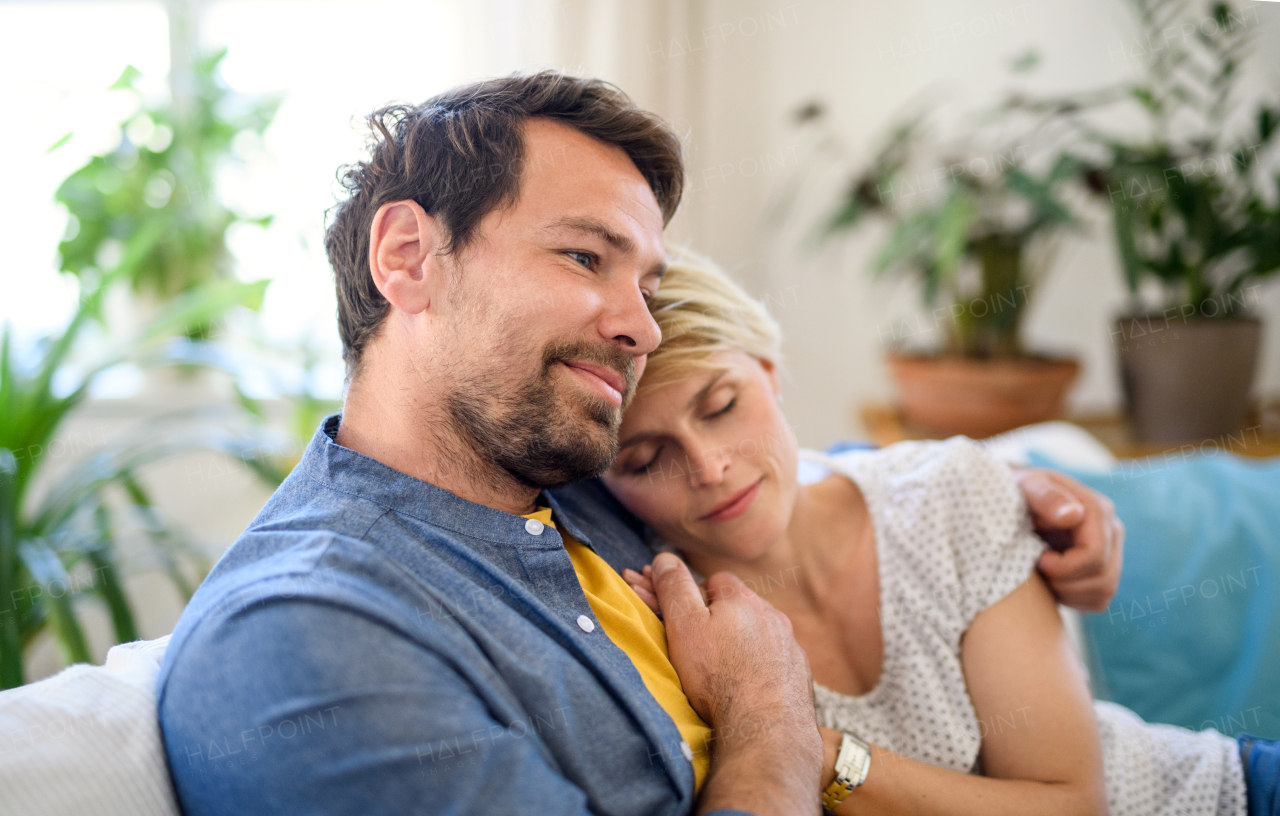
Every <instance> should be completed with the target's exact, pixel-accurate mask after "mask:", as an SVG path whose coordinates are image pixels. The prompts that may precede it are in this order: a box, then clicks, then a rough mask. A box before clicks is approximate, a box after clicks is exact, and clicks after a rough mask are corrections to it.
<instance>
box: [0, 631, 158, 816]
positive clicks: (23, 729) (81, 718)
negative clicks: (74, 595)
mask: <svg viewBox="0 0 1280 816" xmlns="http://www.w3.org/2000/svg"><path fill="white" fill-rule="evenodd" d="M168 645H169V636H168V635H165V636H164V637H162V638H157V639H156V640H138V641H134V642H133V643H122V644H120V645H118V646H113V647H112V648H111V650H110V651H108V652H107V661H106V664H105V665H102V666H92V665H89V664H87V663H77V664H75V665H73V666H68V667H67V668H65V669H63V670H62V671H61V672H59V673H58V674H56V675H54V676H53V677H49V678H46V679H44V680H41V681H39V682H36V683H30V684H28V685H25V686H21V687H19V688H16V689H10V690H9V691H5V692H0V791H3V793H0V811H3V812H4V813H15V814H17V813H20V814H23V816H44V814H68V813H93V814H120V816H126V815H127V816H152V814H155V816H174V815H175V814H179V813H180V811H179V810H178V805H177V801H176V800H175V798H174V794H173V784H172V782H171V781H170V780H169V769H168V767H167V765H166V763H165V752H164V745H163V744H162V742H161V739H160V724H159V722H158V721H157V719H156V696H155V685H156V675H157V674H159V672H160V660H161V658H162V657H163V656H164V650H165V647H166V646H168Z"/></svg>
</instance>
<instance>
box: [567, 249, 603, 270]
mask: <svg viewBox="0 0 1280 816" xmlns="http://www.w3.org/2000/svg"><path fill="white" fill-rule="evenodd" d="M565 254H566V255H568V256H569V257H570V258H573V260H574V261H576V262H578V263H580V264H582V266H583V267H584V268H586V269H590V268H591V264H592V263H594V262H595V260H596V256H594V255H592V254H591V253H590V252H579V251H578V250H574V249H571V250H569V251H568V252H566V253H565Z"/></svg>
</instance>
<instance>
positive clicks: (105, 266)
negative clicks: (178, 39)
mask: <svg viewBox="0 0 1280 816" xmlns="http://www.w3.org/2000/svg"><path fill="white" fill-rule="evenodd" d="M222 56H223V52H219V53H217V54H214V55H211V56H209V57H207V58H204V59H202V60H200V61H199V62H198V63H197V65H196V66H195V69H194V72H193V83H194V85H193V92H192V96H191V97H190V98H189V99H187V100H186V101H185V102H184V104H183V105H177V104H162V105H150V106H148V105H145V104H143V100H142V97H141V95H140V94H137V91H136V89H135V88H134V81H135V79H136V77H137V72H136V71H135V70H134V69H132V68H128V69H126V70H125V72H124V74H123V75H122V76H121V78H120V80H119V81H118V82H117V83H116V84H115V86H113V87H115V88H116V89H124V90H129V91H133V92H134V93H135V95H137V96H138V103H139V107H138V110H137V112H135V113H134V114H133V115H131V116H130V117H129V119H128V120H127V121H126V122H125V124H124V125H122V127H121V134H122V135H121V140H120V143H119V145H118V146H117V147H116V148H115V149H114V150H112V151H110V152H109V153H107V154H105V155H101V156H95V157H93V158H91V159H90V160H89V161H88V162H87V163H86V164H85V165H84V166H83V167H81V168H79V169H78V170H76V171H75V172H74V173H73V174H72V175H71V176H70V177H68V178H67V179H66V181H64V182H63V184H62V185H61V186H60V187H59V189H58V192H57V200H58V201H59V202H61V203H62V204H64V205H65V206H66V207H67V209H68V212H69V215H70V218H69V223H68V231H67V236H66V238H65V239H64V240H63V241H62V243H61V244H60V245H59V247H58V249H59V252H60V254H61V261H62V264H61V266H62V271H63V272H64V273H67V274H71V275H74V276H75V278H76V280H77V282H78V284H79V290H80V294H79V306H78V308H77V310H76V311H75V313H74V314H73V316H72V317H71V319H70V320H69V322H68V323H67V324H66V325H65V326H64V327H63V328H62V330H61V331H59V332H57V333H55V334H54V335H53V336H50V337H47V338H44V339H43V340H42V341H39V342H37V343H35V344H34V346H32V347H31V348H20V346H22V345H23V344H21V343H19V342H18V341H16V340H15V339H14V338H13V336H12V331H11V327H10V326H8V325H5V326H4V329H3V331H2V332H0V688H9V687H13V686H17V685H21V684H22V683H23V681H24V679H25V676H24V655H25V654H26V652H27V651H28V650H29V649H30V648H31V647H32V645H33V644H34V643H35V641H36V639H37V638H38V637H39V636H40V635H41V634H42V633H45V632H51V633H52V634H53V636H54V638H55V639H56V640H57V642H58V644H59V645H60V646H61V648H62V652H63V656H64V658H65V659H66V661H67V662H69V663H70V662H80V661H88V660H90V659H91V656H90V654H89V645H88V641H87V639H86V637H85V634H84V630H83V627H82V625H81V617H82V615H83V612H84V608H85V606H86V605H87V604H91V603H95V602H96V603H100V604H101V605H102V606H103V607H104V608H105V610H106V611H107V613H108V615H109V618H110V621H111V625H112V633H113V636H114V638H115V639H116V640H117V641H119V642H124V641H129V640H135V639H137V638H138V631H137V627H136V625H135V623H134V615H133V609H132V605H131V603H130V600H129V597H128V593H127V591H126V584H125V579H126V578H127V577H128V572H129V570H128V568H127V565H126V564H125V563H123V561H122V557H121V555H120V544H121V543H122V541H123V540H125V539H128V538H129V537H130V536H131V535H136V533H135V532H134V531H136V530H138V529H141V530H142V531H143V536H144V538H145V540H146V541H147V542H149V544H150V545H151V546H150V548H149V552H150V553H152V554H154V555H155V556H156V558H157V560H158V561H159V563H160V565H161V566H162V567H163V568H164V569H165V571H166V572H167V574H168V575H169V576H170V578H171V579H172V580H173V582H174V584H175V586H176V587H177V588H178V590H179V592H180V593H181V594H182V595H183V596H184V597H190V595H191V593H192V591H193V590H194V587H195V585H196V584H197V583H198V582H199V580H200V579H201V578H202V577H203V571H204V570H205V568H206V567H207V559H206V558H205V557H204V555H203V554H202V553H201V552H200V550H199V549H198V548H196V547H195V546H194V542H193V541H192V540H191V538H190V536H189V535H186V534H184V532H183V531H182V530H181V529H179V528H178V527H176V526H174V525H172V524H170V523H169V522H167V521H166V519H165V518H164V517H163V515H162V514H161V513H160V511H159V510H158V508H156V507H155V506H154V505H153V503H152V501H151V499H150V496H149V494H148V490H147V488H146V482H145V479H144V478H143V474H144V473H145V470H146V468H147V467H148V466H149V465H151V464H153V463H155V462H158V461H160V460H162V459H165V458H168V457H172V456H178V455H182V454H184V453H187V452H191V451H194V450H211V451H216V452H220V453H223V454H225V455H228V456H231V457H233V458H235V459H238V460H240V461H242V462H244V463H245V464H246V465H248V466H249V467H250V468H252V469H253V470H254V471H255V472H257V473H258V474H259V475H261V476H262V477H263V478H264V479H265V480H266V481H268V482H269V483H278V482H279V481H280V480H281V479H282V478H283V475H284V472H287V463H282V462H280V461H278V459H277V458H275V457H268V456H266V455H264V452H267V451H277V450H279V449H280V448H281V446H280V445H279V444H278V443H277V440H275V439H274V437H272V436H268V435H267V434H266V433H265V432H264V430H263V428H262V427H261V425H260V424H259V423H257V422H256V421H254V420H253V418H252V416H251V412H253V411H256V410H257V406H255V405H254V404H253V402H252V401H251V400H248V399H247V398H244V396H243V395H242V394H240V393H239V389H238V387H237V388H236V391H237V395H238V396H240V397H241V399H240V400H239V403H240V404H239V405H237V406H235V407H234V408H231V407H230V406H225V405H224V406H222V408H221V409H219V408H218V407H217V406H209V405H205V406H203V407H199V408H196V409H187V410H178V411H172V412H168V413H165V414H161V415H159V416H151V417H147V418H146V420H145V422H143V423H141V424H142V426H143V427H141V428H140V429H138V430H135V431H134V432H131V433H124V434H121V435H119V436H115V437H112V438H109V439H103V440H101V441H100V442H99V440H92V444H88V445H83V446H82V445H80V444H75V445H73V444H71V443H69V442H68V441H67V434H66V427H67V425H66V422H67V419H68V417H69V416H71V414H72V413H73V411H74V410H75V409H76V408H77V407H79V406H80V405H82V404H83V403H84V402H85V400H86V399H87V398H88V397H89V394H90V389H91V386H92V384H93V383H94V381H95V380H96V379H97V377H98V375H100V374H102V373H103V372H105V371H108V370H109V369H111V368H113V367H115V366H118V365H121V364H128V365H134V366H138V367H141V368H143V369H144V370H149V371H150V370H156V369H158V368H161V367H173V366H179V367H182V368H184V369H186V370H201V369H205V368H209V367H220V368H224V369H230V373H232V374H233V375H235V374H237V373H238V371H237V368H238V367H237V365H236V364H235V361H234V356H233V355H231V354H228V353H226V352H225V351H223V350H221V349H220V348H219V346H218V345H217V344H216V343H213V342H210V341H209V337H210V336H211V335H212V334H214V332H213V331H212V327H213V326H214V325H215V324H216V321H218V320H219V319H220V318H221V317H222V316H223V315H224V314H226V313H227V312H228V310H229V309H232V308H233V307H238V306H246V307H249V308H251V309H256V308H257V307H258V306H259V305H260V304H261V301H262V297H263V292H264V290H265V289H266V286H267V284H268V281H265V280H261V281H255V282H252V283H246V282H242V281H239V280H237V279H236V277H235V276H234V274H232V271H233V270H232V267H231V263H230V261H231V259H230V255H229V253H228V251H227V247H226V243H225V235H226V231H227V228H228V227H229V226H230V225H231V224H233V223H235V222H237V221H254V222H256V223H265V221H266V219H248V218H245V217H242V216H241V215H239V214H238V213H236V212H235V211H233V210H231V209H229V208H227V207H226V206H224V205H223V204H221V203H220V201H219V199H218V198H217V196H216V194H215V190H216V184H215V178H216V173H215V171H216V168H217V166H218V165H219V164H220V163H221V162H223V161H224V160H225V159H227V158H228V157H229V156H230V154H231V145H232V142H233V140H234V139H235V138H236V136H237V135H238V134H241V133H246V132H247V133H261V132H262V130H263V129H264V128H265V127H266V125H267V123H268V122H269V121H270V119H271V116H272V114H273V113H274V110H275V105H276V101H275V100H272V99H265V98H256V99H247V98H241V97H238V96H236V95H233V94H231V92H230V91H228V90H227V89H226V88H225V87H224V86H222V85H221V84H220V82H219V81H218V80H217V66H218V63H219V62H220V60H221V59H222ZM179 108H182V110H183V111H184V112H183V113H182V114H181V115H180V114H179V112H178V110H179ZM68 138H70V134H68V137H64V139H63V140H62V141H61V142H59V144H62V143H64V142H66V141H67V139H68ZM55 147H57V145H55ZM123 289H128V290H129V291H131V292H132V293H133V295H134V296H135V297H139V296H140V297H142V298H143V299H144V308H142V309H140V310H139V311H140V312H141V313H142V314H141V315H135V316H134V317H137V318H140V319H137V320H133V321H131V322H132V323H134V324H135V327H134V328H128V327H121V326H120V325H117V321H113V320H112V319H111V316H110V314H109V311H110V310H108V309H107V308H105V304H106V303H107V301H108V299H109V296H111V295H112V293H114V292H117V291H119V290H123ZM228 409H230V413H231V414H233V415H234V419H233V421H231V422H228V421H226V419H225V417H224V415H226V414H227V413H228ZM246 409H247V411H248V412H249V413H246ZM71 452H75V453H81V454H82V455H81V456H79V457H78V458H75V457H68V456H67V455H66V454H67V453H71ZM55 460H56V461H55Z"/></svg>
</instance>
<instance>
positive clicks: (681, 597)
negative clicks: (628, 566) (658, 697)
mask: <svg viewBox="0 0 1280 816" xmlns="http://www.w3.org/2000/svg"><path fill="white" fill-rule="evenodd" d="M652 585H653V590H654V595H655V597H656V599H657V602H658V604H659V606H660V608H661V610H662V613H663V620H664V621H665V622H666V626H667V649H668V651H669V653H670V655H671V664H672V665H673V666H674V667H675V669H676V673H677V674H679V675H680V682H681V684H682V685H683V686H684V691H685V694H687V695H688V697H689V703H690V704H691V705H692V706H693V708H694V710H695V711H697V712H698V714H699V715H701V717H702V718H703V719H704V720H705V721H706V722H707V723H708V724H709V725H710V726H711V727H712V729H714V735H715V736H714V743H713V745H714V747H713V759H712V764H711V774H710V776H709V777H708V778H707V781H706V783H705V784H704V785H703V789H702V795H701V797H700V798H699V806H700V810H713V809H715V808H735V807H736V808H738V809H742V810H747V809H749V810H750V811H751V812H753V813H757V814H760V815H761V816H765V814H792V813H813V814H817V813H819V812H820V810H821V808H820V805H819V796H818V792H819V787H818V784H819V781H820V778H821V765H822V760H823V746H822V740H821V738H820V737H819V736H818V721H817V715H816V714H815V713H814V708H813V676H812V674H811V673H810V671H809V661H808V659H807V658H806V656H805V653H804V650H803V649H801V648H800V644H798V643H796V639H795V636H794V635H793V633H792V630H791V621H790V620H789V619H788V618H787V616H786V615H784V614H782V613H781V612H779V611H778V610H776V609H774V608H773V607H772V606H771V605H770V604H769V603H767V602H766V601H764V600H763V599H762V598H760V596H758V595H756V593H754V592H752V591H751V589H750V588H749V587H747V586H746V584H744V583H742V581H740V580H739V579H738V578H737V577H736V576H734V575H732V574H730V573H727V572H720V573H716V574H715V575H712V576H711V577H710V578H708V579H707V581H706V592H707V597H708V598H709V599H710V601H709V602H708V601H707V600H705V599H704V597H703V591H702V589H700V588H699V586H698V585H697V584H696V583H694V580H693V576H692V575H691V574H690V573H689V570H688V568H687V567H686V566H685V565H684V562H682V561H681V560H680V559H679V558H676V557H675V556H674V555H672V554H670V553H661V554H659V555H658V557H657V558H655V559H654V560H653V570H652Z"/></svg>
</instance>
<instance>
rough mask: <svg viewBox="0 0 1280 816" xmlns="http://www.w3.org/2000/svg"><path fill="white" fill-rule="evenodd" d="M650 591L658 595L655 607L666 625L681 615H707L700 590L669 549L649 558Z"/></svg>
mask: <svg viewBox="0 0 1280 816" xmlns="http://www.w3.org/2000/svg"><path fill="white" fill-rule="evenodd" d="M652 575H653V591H654V594H655V595H657V598H658V607H659V609H661V611H662V617H663V618H664V619H665V620H666V621H667V622H668V625H670V623H671V622H672V621H673V619H674V618H677V617H679V616H682V615H688V614H701V615H707V614H708V612H707V605H706V604H705V603H704V602H703V600H702V591H701V590H699V589H698V585H697V584H696V583H695V582H694V580H693V575H692V574H690V572H689V568H688V567H686V566H685V565H684V562H683V561H681V560H680V559H679V558H677V557H675V556H674V555H672V554H671V553H659V554H658V557H657V558H655V559H653V571H652Z"/></svg>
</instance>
